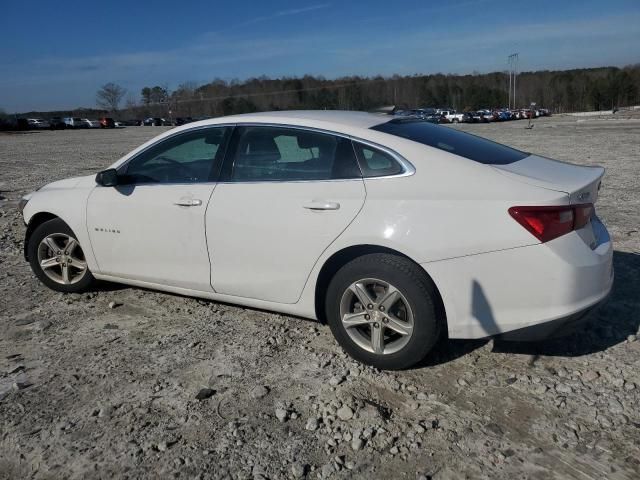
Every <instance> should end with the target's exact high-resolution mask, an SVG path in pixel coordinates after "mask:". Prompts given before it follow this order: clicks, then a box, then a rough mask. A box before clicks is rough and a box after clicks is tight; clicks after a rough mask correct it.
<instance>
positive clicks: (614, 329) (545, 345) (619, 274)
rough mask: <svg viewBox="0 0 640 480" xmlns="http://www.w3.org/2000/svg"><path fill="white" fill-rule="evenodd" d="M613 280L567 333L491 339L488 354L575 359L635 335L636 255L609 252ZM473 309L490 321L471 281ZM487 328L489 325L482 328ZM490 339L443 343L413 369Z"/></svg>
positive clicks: (639, 284)
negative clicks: (593, 308) (596, 303)
mask: <svg viewBox="0 0 640 480" xmlns="http://www.w3.org/2000/svg"><path fill="white" fill-rule="evenodd" d="M613 267H614V270H615V280H614V285H613V289H612V293H611V296H610V297H609V299H608V300H607V301H606V302H605V303H604V304H603V305H601V306H600V308H598V309H597V310H596V311H595V312H594V313H593V315H591V318H590V319H589V320H587V321H586V322H585V323H583V324H581V325H579V326H577V327H576V330H575V331H573V332H572V333H571V334H569V335H567V336H564V337H559V338H547V339H545V340H539V341H531V342H527V341H512V340H504V339H501V338H495V339H493V348H492V352H494V353H513V354H524V355H532V356H534V359H533V361H535V360H536V357H539V356H557V357H578V356H582V355H590V354H593V353H598V352H602V351H604V350H606V349H608V348H610V347H612V346H614V345H617V344H619V343H622V342H624V341H625V340H626V339H627V338H628V336H629V335H635V334H636V333H637V332H638V328H639V326H640V295H638V289H639V288H640V254H638V253H631V252H620V251H615V252H614V253H613ZM473 288H474V295H473V306H472V308H473V309H474V311H476V309H485V311H488V312H489V314H488V315H485V316H484V318H485V319H488V320H487V321H488V322H489V323H491V322H492V318H493V316H492V315H491V307H490V305H489V303H488V302H487V301H486V298H485V297H484V295H482V290H481V288H480V287H479V285H476V283H475V282H474V285H473ZM486 326H487V327H490V326H491V325H486ZM489 341H490V339H488V338H486V339H479V340H443V341H442V342H440V343H439V344H438V346H437V347H436V348H435V349H434V350H433V351H432V353H431V354H430V355H428V356H427V358H425V359H424V360H423V361H422V362H421V363H420V364H418V365H416V367H415V368H423V367H429V366H435V365H440V364H443V363H447V362H450V361H453V360H455V359H457V358H459V357H462V356H464V355H468V354H469V353H471V352H473V351H474V350H477V349H478V348H481V347H483V346H484V345H486V344H487V343H488V342H489Z"/></svg>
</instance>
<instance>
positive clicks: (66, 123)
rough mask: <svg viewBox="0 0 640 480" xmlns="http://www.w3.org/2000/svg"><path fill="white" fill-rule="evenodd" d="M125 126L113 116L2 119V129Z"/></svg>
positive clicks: (0, 121)
mask: <svg viewBox="0 0 640 480" xmlns="http://www.w3.org/2000/svg"><path fill="white" fill-rule="evenodd" d="M118 126H124V125H121V124H119V122H116V121H115V120H114V119H113V118H110V117H102V118H100V119H98V120H90V119H88V118H80V117H51V118H50V119H48V120H45V119H44V118H6V119H1V120H0V130H65V129H78V128H116V127H118Z"/></svg>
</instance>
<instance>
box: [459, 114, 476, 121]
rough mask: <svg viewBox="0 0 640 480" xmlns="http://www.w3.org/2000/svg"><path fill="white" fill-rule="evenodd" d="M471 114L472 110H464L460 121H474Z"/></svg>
mask: <svg viewBox="0 0 640 480" xmlns="http://www.w3.org/2000/svg"><path fill="white" fill-rule="evenodd" d="M473 115H474V112H464V113H462V120H460V121H461V122H463V123H473V122H474V119H473Z"/></svg>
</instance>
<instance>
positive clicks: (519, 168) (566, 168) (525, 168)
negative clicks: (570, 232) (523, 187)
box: [492, 155, 604, 250]
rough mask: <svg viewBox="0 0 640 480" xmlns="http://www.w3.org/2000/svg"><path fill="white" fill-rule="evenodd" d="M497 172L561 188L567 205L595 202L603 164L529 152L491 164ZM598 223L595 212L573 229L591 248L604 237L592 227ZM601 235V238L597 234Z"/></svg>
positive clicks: (597, 229)
mask: <svg viewBox="0 0 640 480" xmlns="http://www.w3.org/2000/svg"><path fill="white" fill-rule="evenodd" d="M492 167H493V168H495V169H496V170H498V171H500V173H502V174H504V175H506V176H508V177H509V178H512V179H513V180H516V181H519V182H523V183H527V184H529V185H535V186H537V187H541V188H546V189H548V190H554V191H557V192H564V193H566V194H567V195H568V197H569V198H568V200H569V205H579V204H582V203H591V204H593V205H595V203H596V201H597V199H598V191H599V190H600V184H601V182H602V177H603V176H604V168H602V167H585V166H582V165H573V164H571V163H564V162H560V161H558V160H552V159H550V158H545V157H539V156H537V155H530V156H528V157H526V158H523V159H522V160H519V161H517V162H513V163H509V164H507V165H492ZM594 223H595V224H596V227H597V225H599V224H600V222H599V220H597V217H596V216H595V209H594V213H593V214H592V217H591V219H590V221H589V222H588V223H587V224H586V225H585V226H584V227H582V228H580V229H579V230H576V233H577V234H578V235H579V236H580V238H581V239H582V240H583V241H584V243H586V244H587V245H588V246H589V247H590V248H591V249H592V250H594V249H595V248H597V246H598V245H599V244H600V243H601V241H603V238H604V237H602V235H600V233H601V232H602V229H599V228H594ZM600 237H602V238H600Z"/></svg>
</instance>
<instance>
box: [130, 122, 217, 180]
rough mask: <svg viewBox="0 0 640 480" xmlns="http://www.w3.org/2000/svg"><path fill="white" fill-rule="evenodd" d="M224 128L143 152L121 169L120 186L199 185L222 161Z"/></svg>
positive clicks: (189, 135) (197, 132)
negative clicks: (128, 184)
mask: <svg viewBox="0 0 640 480" xmlns="http://www.w3.org/2000/svg"><path fill="white" fill-rule="evenodd" d="M227 132H228V128H227V127H212V128H206V129H199V130H195V131H192V132H186V133H183V134H179V135H176V136H175V137H171V138H168V139H167V140H164V141H161V142H160V143H158V144H157V145H154V146H153V147H151V148H149V149H148V150H145V151H144V152H142V153H141V154H139V155H138V156H137V157H135V158H134V159H133V160H131V161H130V162H129V163H128V164H127V165H126V167H125V170H124V172H123V173H124V174H123V175H122V180H123V181H122V183H202V182H208V181H211V179H212V174H213V169H214V165H216V164H218V163H219V162H220V161H221V160H222V156H223V155H224V143H225V141H226V137H227Z"/></svg>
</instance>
